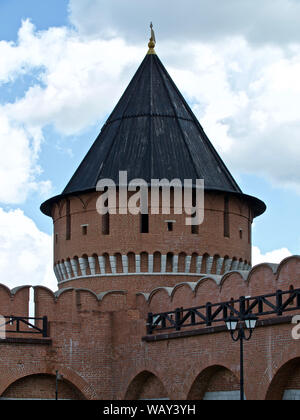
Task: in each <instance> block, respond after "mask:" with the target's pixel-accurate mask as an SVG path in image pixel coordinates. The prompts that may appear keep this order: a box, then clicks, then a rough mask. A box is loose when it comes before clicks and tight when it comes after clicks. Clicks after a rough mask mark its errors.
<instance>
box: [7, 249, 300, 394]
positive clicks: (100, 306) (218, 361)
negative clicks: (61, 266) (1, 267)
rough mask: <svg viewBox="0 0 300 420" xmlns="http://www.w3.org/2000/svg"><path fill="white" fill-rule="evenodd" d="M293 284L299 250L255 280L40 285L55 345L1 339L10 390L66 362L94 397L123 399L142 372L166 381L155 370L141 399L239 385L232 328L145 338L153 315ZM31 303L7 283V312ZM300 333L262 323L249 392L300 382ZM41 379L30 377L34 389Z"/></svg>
mask: <svg viewBox="0 0 300 420" xmlns="http://www.w3.org/2000/svg"><path fill="white" fill-rule="evenodd" d="M291 284H292V285H293V286H294V288H299V287H300V258H299V257H291V258H288V259H287V260H285V261H283V262H282V263H281V264H280V266H279V267H277V268H275V267H273V266H272V267H270V266H268V265H261V266H258V267H256V268H254V269H253V270H252V271H251V272H250V274H249V276H248V278H243V277H242V276H241V275H239V274H237V273H231V274H230V275H225V276H224V278H223V281H221V284H220V285H219V286H218V285H217V284H216V283H215V282H214V280H213V279H211V280H209V279H206V280H205V281H201V280H200V281H199V283H198V284H192V285H188V284H186V285H181V286H180V287H176V288H174V289H173V288H171V289H168V290H167V291H166V290H164V289H159V290H157V291H156V292H153V293H150V295H142V294H138V295H137V294H136V293H135V292H132V291H128V290H127V291H126V290H125V291H119V292H118V291H115V292H112V293H108V294H100V295H98V296H97V295H96V294H95V292H93V291H89V290H82V289H81V290H80V289H68V290H61V291H60V292H59V293H58V294H56V295H54V294H53V293H52V292H51V291H50V290H48V289H46V288H44V287H36V288H35V302H36V314H37V316H42V315H47V316H48V318H49V322H50V337H51V340H52V342H51V343H48V344H47V343H44V344H43V343H40V344H34V343H32V342H30V341H29V342H27V343H26V342H25V341H24V342H23V343H19V344H11V343H7V342H1V341H0V354H1V364H0V395H4V396H5V392H11V394H10V395H13V392H14V391H13V390H14V389H15V390H16V389H17V388H16V385H17V384H15V385H14V386H13V387H12V388H9V387H10V386H11V385H12V384H14V383H15V382H16V381H18V380H20V379H22V378H25V377H29V376H31V375H45V374H48V375H52V376H53V375H54V374H55V370H56V369H58V370H59V371H60V372H61V373H63V375H64V378H65V381H66V383H68V384H72V385H73V387H74V388H75V389H76V390H78V392H80V393H81V394H82V395H83V396H84V397H85V398H94V399H99V398H100V399H123V398H125V397H126V395H127V392H128V389H130V388H129V386H130V384H131V383H136V382H134V379H135V377H136V376H137V375H139V374H140V373H141V372H144V371H147V372H150V373H151V374H153V375H154V377H156V378H157V379H154V378H152V376H151V378H152V379H151V380H150V379H149V382H147V381H144V382H143V393H141V395H139V397H141V396H142V397H144V398H146V397H147V398H150V396H151V395H154V392H155V393H156V394H159V395H156V397H160V398H165V397H166V396H167V397H169V398H171V399H186V398H187V397H189V396H190V395H192V397H193V398H200V397H201V395H202V394H203V392H204V391H205V390H208V389H209V390H219V391H221V390H228V389H230V390H236V387H237V384H236V382H234V380H233V378H238V377H239V345H238V344H237V343H234V342H232V340H231V338H230V335H229V333H228V332H227V331H223V332H219V333H210V334H205V335H199V336H191V337H185V338H177V339H168V340H163V341H157V342H145V341H142V337H143V336H144V335H145V334H146V318H147V313H148V312H153V313H156V312H160V311H167V310H173V309H175V308H176V307H184V308H185V307H192V306H197V305H201V304H205V303H206V302H207V301H210V302H212V303H215V302H218V301H224V300H229V299H230V298H231V297H233V298H234V299H237V298H239V296H242V295H246V296H248V295H251V296H254V295H259V294H264V293H271V292H275V291H276V290H277V289H282V290H288V289H289V286H290V285H291ZM27 307H28V293H27V289H26V288H24V289H20V290H19V291H18V292H17V293H11V292H10V291H9V290H7V289H5V288H3V287H2V288H0V308H2V311H3V312H6V311H9V312H8V313H9V314H13V313H20V311H21V310H22V311H25V312H26V308H27ZM5 314H6V313H3V315H5ZM291 331H292V325H291V324H290V323H285V324H278V325H273V326H265V327H259V328H257V329H256V330H255V332H254V335H253V338H252V339H251V341H250V342H248V343H246V344H245V377H246V378H247V380H246V383H245V393H246V397H247V399H264V398H269V399H272V398H273V399H274V398H280V397H282V392H283V391H284V389H287V388H291V389H294V388H299V387H300V382H299V375H298V373H299V372H298V371H299V366H300V363H299V360H300V347H299V341H297V340H293V339H292V336H291ZM293 360H295V361H294V362H293V364H292V365H289V364H288V363H289V362H290V361H293ZM287 364H288V365H287ZM214 366H221V367H222V368H223V370H220V371H219V372H218V371H214V372H213V375H212V374H211V372H212V371H211V370H209V369H210V368H211V367H214ZM286 367H288V369H286ZM281 368H282V370H281ZM207 372H210V374H207ZM222 372H223V373H222ZM229 372H230V373H229ZM291 375H292V376H291ZM36 378H37V377H36ZM197 378H198V379H197ZM199 378H200V379H199ZM144 379H145V378H144ZM25 382H26V381H23V383H25ZM36 383H37V384H38V382H36ZM195 384H196V385H197V386H195ZM38 386H39V385H38ZM38 386H35V385H34V384H33V383H32V382H28V388H30V389H31V390H30V389H29V390H28V392H33V391H32V390H34V389H35V388H37V387H38ZM220 388H223V389H220ZM7 390H9V391H7ZM15 392H16V393H17V391H15ZM18 392H19V391H18ZM22 392H25V391H22ZM26 392H27V391H26ZM34 392H35V391H34ZM132 392H133V391H132ZM201 392H202V394H201ZM191 393H192V394H191ZM28 395H29V394H28ZM16 396H17V394H16Z"/></svg>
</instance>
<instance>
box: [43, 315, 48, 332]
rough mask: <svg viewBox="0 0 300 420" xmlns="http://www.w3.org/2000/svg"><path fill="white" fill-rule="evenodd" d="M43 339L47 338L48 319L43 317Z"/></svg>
mask: <svg viewBox="0 0 300 420" xmlns="http://www.w3.org/2000/svg"><path fill="white" fill-rule="evenodd" d="M43 337H48V318H47V317H46V316H43Z"/></svg>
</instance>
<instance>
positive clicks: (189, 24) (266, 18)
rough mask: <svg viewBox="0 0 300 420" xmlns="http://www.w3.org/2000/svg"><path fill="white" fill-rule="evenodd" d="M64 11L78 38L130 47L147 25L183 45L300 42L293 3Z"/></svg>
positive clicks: (115, 3)
mask: <svg viewBox="0 0 300 420" xmlns="http://www.w3.org/2000/svg"><path fill="white" fill-rule="evenodd" d="M69 9H70V18H71V21H72V22H73V23H74V25H75V26H76V27H77V28H78V29H79V31H80V32H81V33H83V34H85V35H87V36H93V37H112V36H115V35H119V36H122V37H123V38H125V39H129V40H130V42H133V41H137V40H138V41H140V40H141V39H145V30H146V28H147V27H148V25H149V21H150V20H152V21H153V22H154V25H155V28H156V29H157V31H158V35H160V36H161V38H164V39H169V40H171V39H176V40H177V41H179V42H184V43H188V42H190V41H199V42H203V41H204V42H210V41H213V42H214V41H215V40H220V39H221V40H222V41H223V42H224V39H226V38H228V37H233V36H236V35H242V36H243V37H245V38H246V39H247V40H248V41H250V42H252V43H254V44H259V43H274V44H275V43H276V44H280V45H281V44H286V43H289V42H297V41H299V40H300V34H299V25H300V4H299V1H298V0H264V1H261V0H243V1H241V0H226V1H220V0H186V1H184V2H183V1H182V0H173V1H172V4H170V2H169V1H167V0H164V1H161V0H152V1H151V3H149V2H144V1H141V0H130V2H128V1H124V0H110V1H107V0H93V1H91V0H70V2H69ZM158 39H159V36H158Z"/></svg>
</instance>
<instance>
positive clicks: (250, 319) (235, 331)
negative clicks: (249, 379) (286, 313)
mask: <svg viewBox="0 0 300 420" xmlns="http://www.w3.org/2000/svg"><path fill="white" fill-rule="evenodd" d="M257 320H258V318H257V317H256V316H254V315H252V314H249V315H246V316H244V317H243V318H242V319H239V318H236V317H233V316H231V317H229V318H227V319H226V321H225V323H226V327H227V329H228V331H230V335H231V338H232V339H233V341H235V342H237V341H239V342H240V399H241V401H244V341H249V340H250V339H251V337H252V334H253V330H254V328H255V327H256V322H257ZM237 327H238V328H237ZM246 331H247V333H246Z"/></svg>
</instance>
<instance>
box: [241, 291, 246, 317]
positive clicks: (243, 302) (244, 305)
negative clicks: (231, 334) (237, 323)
mask: <svg viewBox="0 0 300 420" xmlns="http://www.w3.org/2000/svg"><path fill="white" fill-rule="evenodd" d="M245 313H246V298H245V296H241V297H240V318H241V319H243V318H244V316H245Z"/></svg>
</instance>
